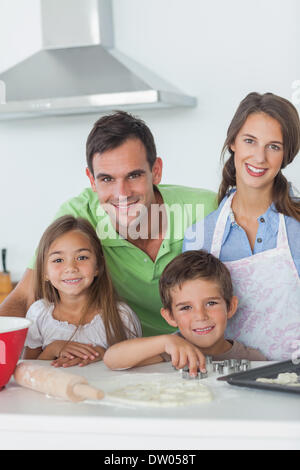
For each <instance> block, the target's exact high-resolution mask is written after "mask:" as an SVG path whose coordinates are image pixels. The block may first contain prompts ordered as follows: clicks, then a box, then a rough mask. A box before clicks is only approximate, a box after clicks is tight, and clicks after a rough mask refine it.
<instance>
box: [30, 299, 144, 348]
mask: <svg viewBox="0 0 300 470" xmlns="http://www.w3.org/2000/svg"><path fill="white" fill-rule="evenodd" d="M53 310H54V304H51V303H49V302H47V301H46V300H38V301H37V302H34V304H32V305H31V307H30V309H29V310H28V312H27V314H26V318H29V319H30V320H32V322H33V323H32V325H31V326H30V327H29V330H28V334H27V338H26V342H25V346H28V347H29V348H31V349H35V348H39V347H42V349H44V348H45V347H46V346H48V344H50V343H53V341H57V340H63V341H68V340H69V339H70V338H71V336H72V335H73V334H74V332H75V330H76V328H77V326H75V325H72V324H71V323H68V322H66V321H59V320H56V319H55V318H53V316H52V312H53ZM118 310H119V314H120V317H121V319H122V322H123V324H124V325H125V327H126V333H127V337H128V338H133V337H135V336H142V328H141V324H140V321H139V319H138V317H137V316H136V314H135V313H134V312H133V310H131V308H130V307H129V306H128V305H127V304H125V303H118ZM127 329H128V330H129V331H128V332H127ZM71 341H75V342H77V343H83V344H92V345H94V346H101V347H103V348H105V349H107V348H108V344H107V340H106V332H105V328H104V323H103V320H102V317H101V315H100V314H98V315H96V316H95V317H94V318H93V319H92V321H91V322H90V323H87V324H86V325H81V326H80V327H79V328H78V330H77V331H76V333H75V334H74V336H73V337H72V339H71Z"/></svg>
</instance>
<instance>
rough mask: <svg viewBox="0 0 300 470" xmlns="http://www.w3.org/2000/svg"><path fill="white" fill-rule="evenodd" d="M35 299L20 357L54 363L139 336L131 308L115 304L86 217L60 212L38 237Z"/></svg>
mask: <svg viewBox="0 0 300 470" xmlns="http://www.w3.org/2000/svg"><path fill="white" fill-rule="evenodd" d="M35 299H36V302H35V303H34V304H33V305H32V306H31V307H30V309H29V310H28V312H27V318H30V319H32V320H33V321H34V323H33V325H32V326H31V327H30V328H29V331H28V335H27V339H26V343H25V346H26V348H25V355H24V359H46V360H53V362H52V365H54V366H56V367H59V366H64V367H70V366H75V365H79V366H83V365H86V364H89V363H90V362H95V361H99V360H101V359H102V357H103V355H104V352H105V350H106V349H107V348H108V347H109V346H110V345H112V344H114V343H116V342H119V341H122V340H124V339H127V338H131V337H134V336H141V327H140V324H139V321H138V319H137V317H136V315H135V314H134V312H133V311H132V310H131V309H130V308H129V307H128V306H127V305H125V304H123V303H120V302H119V303H117V301H116V295H115V292H114V289H113V286H112V282H111V279H110V277H109V274H108V271H107V268H106V264H105V259H104V256H103V251H102V247H101V244H100V241H99V239H98V237H97V234H96V232H95V230H94V229H93V227H92V225H91V224H90V223H89V222H88V221H87V220H85V219H80V218H78V219H76V218H74V217H72V216H64V217H60V218H59V219H57V220H55V221H54V222H53V223H52V224H51V225H50V227H48V229H47V230H46V231H45V233H44V235H43V236H42V238H41V241H40V244H39V247H38V253H37V260H36V269H35Z"/></svg>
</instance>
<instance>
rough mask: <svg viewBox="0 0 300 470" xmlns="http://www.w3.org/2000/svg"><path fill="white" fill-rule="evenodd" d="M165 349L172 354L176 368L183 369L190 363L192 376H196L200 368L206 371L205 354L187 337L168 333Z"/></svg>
mask: <svg viewBox="0 0 300 470" xmlns="http://www.w3.org/2000/svg"><path fill="white" fill-rule="evenodd" d="M165 351H166V353H168V354H170V356H171V358H172V364H173V366H174V367H176V369H183V367H185V366H186V365H188V366H189V371H190V375H191V376H196V375H197V373H198V369H200V371H201V372H206V361H205V356H204V354H203V353H202V352H201V351H200V349H199V348H197V346H194V345H193V344H191V343H189V342H188V341H187V340H186V339H183V338H180V337H179V336H176V335H166V342H165Z"/></svg>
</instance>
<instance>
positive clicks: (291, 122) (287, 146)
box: [218, 92, 300, 221]
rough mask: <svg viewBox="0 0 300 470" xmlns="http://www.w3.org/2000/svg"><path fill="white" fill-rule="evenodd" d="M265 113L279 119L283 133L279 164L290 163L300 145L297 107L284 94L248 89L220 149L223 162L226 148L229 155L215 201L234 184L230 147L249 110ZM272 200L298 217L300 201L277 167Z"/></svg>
mask: <svg viewBox="0 0 300 470" xmlns="http://www.w3.org/2000/svg"><path fill="white" fill-rule="evenodd" d="M254 113H265V114H267V115H269V116H271V117H272V118H274V119H276V121H278V122H279V124H280V126H281V130H282V135H283V150H284V155H283V162H282V166H281V168H285V167H286V166H287V165H289V164H290V163H291V162H292V161H293V160H294V158H295V156H296V155H297V153H298V152H299V148H300V120H299V115H298V112H297V109H296V108H295V107H294V106H293V105H292V103H290V102H289V101H288V100H286V99H285V98H282V97H280V96H277V95H274V94H273V93H265V94H263V95H261V94H259V93H255V92H253V93H249V95H247V96H246V98H244V99H243V101H242V102H241V103H240V105H239V107H238V109H237V111H236V113H235V115H234V117H233V119H232V121H231V123H230V126H229V128H228V131H227V137H226V140H225V143H224V146H223V149H222V154H221V159H222V161H223V163H224V160H225V154H226V152H229V153H230V157H229V158H228V160H227V161H226V163H225V164H224V167H223V173H222V182H221V185H220V187H219V192H218V203H219V204H220V202H221V201H222V199H223V198H224V196H225V195H226V194H227V193H228V191H229V190H230V189H231V188H232V187H234V186H236V173H235V164H234V152H233V150H232V149H231V148H230V147H231V145H233V144H234V142H235V139H236V136H237V134H238V133H239V131H240V129H241V128H242V126H243V125H244V123H245V121H246V119H247V118H248V116H250V114H254ZM272 200H273V202H274V204H275V207H276V209H277V211H278V212H281V213H282V214H285V215H288V216H290V217H294V218H295V219H296V220H298V221H300V202H297V201H295V200H293V199H292V198H291V196H290V188H289V183H288V181H287V179H286V178H285V176H283V174H282V172H281V171H280V172H279V173H278V174H277V176H276V177H275V180H274V184H273V192H272Z"/></svg>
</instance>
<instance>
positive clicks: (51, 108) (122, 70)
mask: <svg viewBox="0 0 300 470" xmlns="http://www.w3.org/2000/svg"><path fill="white" fill-rule="evenodd" d="M40 1H41V4H40V5H41V25H42V50H41V51H39V52H37V53H35V54H33V55H32V56H31V57H29V58H27V59H26V60H24V61H22V62H21V63H19V64H17V65H15V66H14V67H12V68H10V69H9V70H7V71H5V72H3V73H2V74H0V119H2V120H3V119H21V118H27V117H28V118H30V117H39V116H45V115H47V116H49V115H60V114H61V115H66V114H82V113H98V112H99V113H101V112H106V111H109V110H113V109H126V110H131V109H139V108H142V109H145V108H160V107H170V106H195V105H196V99H195V98H193V97H190V96H186V95H184V94H182V93H181V92H180V91H179V90H178V89H176V88H174V87H173V86H172V85H170V84H169V83H166V82H165V81H164V80H162V79H160V78H159V77H157V76H156V75H155V74H153V73H151V72H150V71H149V70H147V69H146V68H145V67H143V66H142V65H140V64H138V63H136V62H135V61H133V60H131V59H129V58H128V57H127V56H125V55H124V54H122V53H121V52H119V51H117V50H116V49H115V48H114V34H113V18H112V1H111V0H40Z"/></svg>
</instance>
